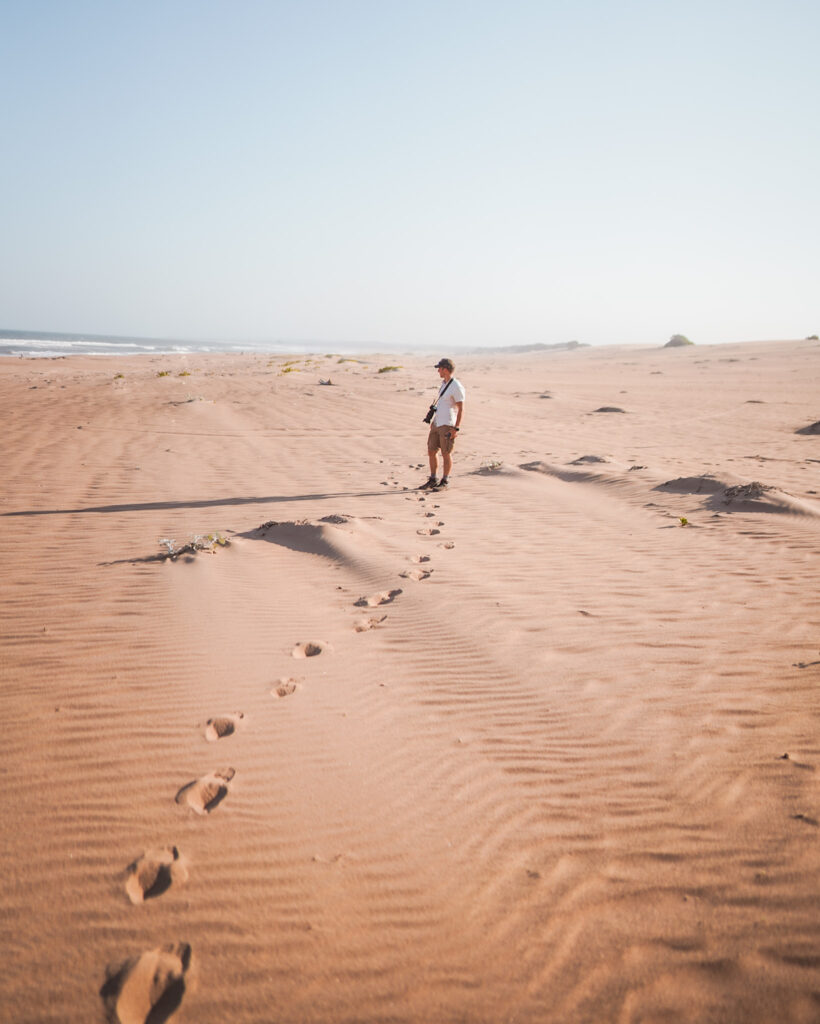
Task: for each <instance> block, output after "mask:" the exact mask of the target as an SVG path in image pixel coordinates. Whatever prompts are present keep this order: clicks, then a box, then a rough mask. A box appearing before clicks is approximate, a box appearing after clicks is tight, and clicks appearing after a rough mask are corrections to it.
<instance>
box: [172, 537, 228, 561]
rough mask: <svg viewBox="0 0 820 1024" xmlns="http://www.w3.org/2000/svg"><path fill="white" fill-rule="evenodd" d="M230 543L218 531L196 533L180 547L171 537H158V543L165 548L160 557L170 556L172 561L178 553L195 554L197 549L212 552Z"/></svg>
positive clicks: (177, 556)
mask: <svg viewBox="0 0 820 1024" xmlns="http://www.w3.org/2000/svg"><path fill="white" fill-rule="evenodd" d="M230 543H231V542H230V541H229V540H228V538H227V537H223V536H222V534H221V533H219V532H216V533H206V534H202V533H196V534H194V536H193V537H191V539H190V540H189V541H188V543H187V544H183V545H182V546H181V547H177V546H176V541H175V540H174V538H173V537H160V539H159V545H160V547H164V548H165V550H164V551H163V552H162V554H161V555H160V558H170V559H171V561H172V562H173V561H175V560H176V559H177V558H179V556H180V555H195V554H196V553H197V552H198V551H207V552H208V553H209V554H214V552H215V551H216V549H217V548H218V547H219V548H227V547H229V546H230Z"/></svg>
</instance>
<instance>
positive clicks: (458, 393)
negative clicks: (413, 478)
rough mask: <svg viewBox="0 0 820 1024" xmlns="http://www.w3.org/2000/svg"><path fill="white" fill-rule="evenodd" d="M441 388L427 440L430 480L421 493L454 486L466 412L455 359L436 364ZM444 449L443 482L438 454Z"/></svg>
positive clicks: (440, 361)
mask: <svg viewBox="0 0 820 1024" xmlns="http://www.w3.org/2000/svg"><path fill="white" fill-rule="evenodd" d="M436 369H437V370H438V375H439V377H441V387H440V388H439V391H438V399H437V400H436V406H435V413H434V415H433V420H432V423H431V424H430V433H429V434H428V436H427V454H428V455H429V456H430V476H429V478H428V479H427V480H426V481H425V483H423V484H422V485H421V488H420V489H421V490H423V491H429V490H432V489H433V488H434V487H435V488H437V489H438V488H441V487H446V486H447V485H448V483H449V482H450V471H451V469H452V468H453V445H454V444H455V443H456V435H457V434H458V431H459V429H460V427H461V416H462V414H463V412H464V387H463V386H462V384H461V383H460V382H459V381H457V380H456V379H455V377H454V376H453V370H454V369H455V366H454V365H453V360H452V359H439V361H438V362H437V363H436ZM439 449H441V461H442V467H441V468H442V473H443V475H442V478H441V480H436V473H437V472H438V454H437V453H438V451H439Z"/></svg>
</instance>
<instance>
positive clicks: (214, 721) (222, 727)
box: [205, 711, 245, 743]
mask: <svg viewBox="0 0 820 1024" xmlns="http://www.w3.org/2000/svg"><path fill="white" fill-rule="evenodd" d="M244 717H245V716H244V715H243V714H242V712H241V711H237V712H236V714H235V715H222V716H221V717H220V718H209V719H208V724H207V726H206V727H205V739H206V740H208V741H209V742H211V743H213V742H214V740H221V739H224V738H225V736H233V734H234V733H235V732H236V730H237V727H238V726H239V723H240V722H241V721H242V719H243V718H244Z"/></svg>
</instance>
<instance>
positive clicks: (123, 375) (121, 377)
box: [114, 373, 125, 380]
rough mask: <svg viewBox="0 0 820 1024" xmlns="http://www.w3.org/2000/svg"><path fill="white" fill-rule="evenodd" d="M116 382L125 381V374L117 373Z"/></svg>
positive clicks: (115, 375)
mask: <svg viewBox="0 0 820 1024" xmlns="http://www.w3.org/2000/svg"><path fill="white" fill-rule="evenodd" d="M114 380H125V374H124V373H115V374H114Z"/></svg>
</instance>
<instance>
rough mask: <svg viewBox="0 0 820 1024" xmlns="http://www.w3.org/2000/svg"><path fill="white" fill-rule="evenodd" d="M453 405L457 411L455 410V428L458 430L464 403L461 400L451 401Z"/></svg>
mask: <svg viewBox="0 0 820 1024" xmlns="http://www.w3.org/2000/svg"><path fill="white" fill-rule="evenodd" d="M453 405H455V407H456V410H457V412H456V430H458V429H459V427H460V426H461V415H462V413H463V412H464V403H463V402H453Z"/></svg>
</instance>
